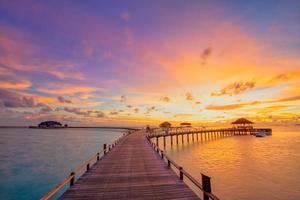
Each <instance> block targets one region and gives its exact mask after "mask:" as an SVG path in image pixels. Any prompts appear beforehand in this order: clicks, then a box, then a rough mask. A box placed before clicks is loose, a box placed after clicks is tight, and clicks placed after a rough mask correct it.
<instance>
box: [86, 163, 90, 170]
mask: <svg viewBox="0 0 300 200" xmlns="http://www.w3.org/2000/svg"><path fill="white" fill-rule="evenodd" d="M89 170H90V163H88V164H87V165H86V171H89Z"/></svg>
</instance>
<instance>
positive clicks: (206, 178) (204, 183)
mask: <svg viewBox="0 0 300 200" xmlns="http://www.w3.org/2000/svg"><path fill="white" fill-rule="evenodd" d="M201 176H202V187H203V191H205V192H208V193H211V183H210V177H209V176H206V175H204V174H201ZM203 200H209V196H207V195H206V194H205V193H203Z"/></svg>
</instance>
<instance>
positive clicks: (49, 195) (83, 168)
mask: <svg viewBox="0 0 300 200" xmlns="http://www.w3.org/2000/svg"><path fill="white" fill-rule="evenodd" d="M128 134H130V133H124V134H123V135H122V136H121V137H120V138H118V139H116V140H115V141H114V142H113V143H111V144H110V145H106V144H104V145H103V149H100V150H99V151H98V152H97V153H96V154H94V155H93V156H92V157H91V158H89V159H88V160H86V161H85V162H84V163H82V164H81V165H80V166H78V167H77V168H76V169H75V170H74V171H72V172H71V173H70V175H69V176H67V177H66V178H64V179H63V180H62V181H61V182H60V183H58V184H57V185H56V186H55V187H54V188H53V189H51V190H50V191H49V192H48V193H47V194H45V195H44V196H42V197H41V200H48V199H51V198H52V197H53V196H54V195H55V194H57V192H59V191H60V190H61V189H62V188H64V187H65V186H66V185H67V184H68V183H69V185H70V186H72V185H74V183H75V180H76V178H77V179H78V178H79V177H80V176H81V175H82V174H83V173H84V172H87V171H89V170H90V168H91V167H92V165H94V164H96V163H97V162H98V161H99V160H101V158H103V157H104V156H105V155H106V154H107V153H108V152H109V151H110V150H112V149H113V148H114V147H115V146H116V145H117V144H118V143H119V142H120V141H121V140H122V139H123V138H124V137H125V136H127V135H128Z"/></svg>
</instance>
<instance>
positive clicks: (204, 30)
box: [0, 0, 300, 125]
mask: <svg viewBox="0 0 300 200" xmlns="http://www.w3.org/2000/svg"><path fill="white" fill-rule="evenodd" d="M299 10H300V1H298V0H295V1H285V0H282V1H276V0H273V1H200V0H199V1H197V0H186V1H175V0H168V1H146V0H145V1H144V0H143V1H138V0H136V1H114V0H113V1H111V0H110V1H99V0H97V1H96V0H95V1H76V0H72V1H52V0H51V1H46V0H43V1H42V0H40V1H30V0H28V1H15V0H7V1H6V0H0V125H36V124H37V123H38V122H40V121H43V120H58V121H61V122H63V123H68V124H71V125H79V124H80V125H143V124H151V125H152V124H153V125H155V124H158V123H159V122H161V121H164V120H168V121H171V122H173V123H179V122H183V121H188V122H192V123H194V124H204V123H213V122H229V121H231V120H233V119H235V118H238V117H247V118H249V119H251V120H253V121H256V122H276V123H279V122H289V123H290V122H291V123H299V122H300V12H299Z"/></svg>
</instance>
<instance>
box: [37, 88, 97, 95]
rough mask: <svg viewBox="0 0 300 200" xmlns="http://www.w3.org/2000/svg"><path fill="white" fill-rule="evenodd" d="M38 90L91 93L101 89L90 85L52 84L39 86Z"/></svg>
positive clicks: (54, 92)
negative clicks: (44, 86) (48, 86)
mask: <svg viewBox="0 0 300 200" xmlns="http://www.w3.org/2000/svg"><path fill="white" fill-rule="evenodd" d="M38 90H39V91H40V92H45V93H49V94H80V93H91V92H94V91H96V90H99V89H97V88H95V87H90V86H59V87H58V86H57V87H55V86H52V87H51V88H39V89H38Z"/></svg>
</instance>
